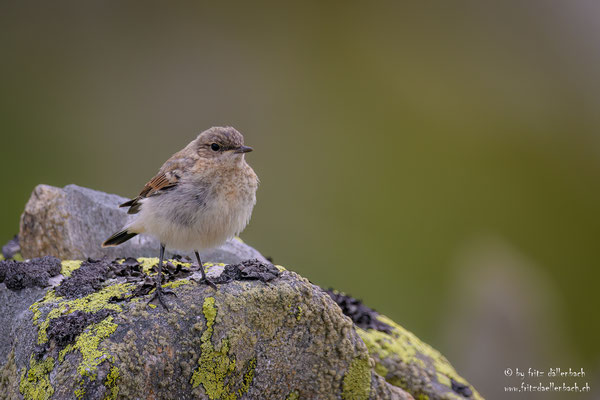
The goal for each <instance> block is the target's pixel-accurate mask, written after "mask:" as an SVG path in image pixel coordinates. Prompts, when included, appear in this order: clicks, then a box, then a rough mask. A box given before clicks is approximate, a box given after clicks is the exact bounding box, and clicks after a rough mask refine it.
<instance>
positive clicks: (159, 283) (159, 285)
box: [148, 243, 177, 311]
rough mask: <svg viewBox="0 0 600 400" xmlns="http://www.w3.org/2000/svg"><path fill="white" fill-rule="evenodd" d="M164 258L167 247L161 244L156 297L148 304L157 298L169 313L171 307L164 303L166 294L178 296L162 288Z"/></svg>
mask: <svg viewBox="0 0 600 400" xmlns="http://www.w3.org/2000/svg"><path fill="white" fill-rule="evenodd" d="M164 258H165V245H164V244H162V243H161V244H160V256H159V258H158V274H157V275H156V290H155V291H154V295H153V296H152V297H151V298H150V300H148V303H150V302H151V301H153V300H154V299H155V298H158V301H159V303H160V304H162V306H163V307H164V308H166V309H167V311H169V307H167V305H166V304H165V302H164V301H163V295H165V294H172V295H175V296H177V295H176V294H175V292H173V291H172V290H169V289H163V287H162V266H163V259H164Z"/></svg>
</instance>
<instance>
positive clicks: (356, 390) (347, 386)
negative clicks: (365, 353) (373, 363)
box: [342, 357, 371, 400]
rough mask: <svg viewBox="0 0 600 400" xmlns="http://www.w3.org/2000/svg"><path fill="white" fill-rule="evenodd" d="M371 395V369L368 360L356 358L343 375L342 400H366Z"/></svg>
mask: <svg viewBox="0 0 600 400" xmlns="http://www.w3.org/2000/svg"><path fill="white" fill-rule="evenodd" d="M370 394H371V367H370V366H369V359H368V358H366V357H363V358H361V357H357V358H355V359H354V360H352V363H351V364H350V368H348V371H346V374H344V382H343V391H342V399H344V400H367V399H368V398H369V395H370Z"/></svg>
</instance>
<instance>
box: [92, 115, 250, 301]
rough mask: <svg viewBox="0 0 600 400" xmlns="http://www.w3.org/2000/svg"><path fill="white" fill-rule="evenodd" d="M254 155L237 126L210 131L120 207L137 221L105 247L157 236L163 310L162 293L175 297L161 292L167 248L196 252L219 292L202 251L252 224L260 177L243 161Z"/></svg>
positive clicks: (158, 285) (158, 283)
mask: <svg viewBox="0 0 600 400" xmlns="http://www.w3.org/2000/svg"><path fill="white" fill-rule="evenodd" d="M250 151H252V148H251V147H248V146H244V137H243V136H242V134H241V133H239V132H238V131H237V130H235V129H234V128H231V127H214V128H210V129H208V130H206V131H204V132H202V133H201V134H200V135H198V137H197V138H196V139H194V140H192V141H191V142H190V144H188V145H187V146H186V147H185V148H184V149H183V150H180V151H179V152H177V153H175V154H173V156H171V158H169V159H168V160H167V161H166V162H165V163H164V164H163V166H162V167H161V168H160V170H159V171H158V174H157V175H156V176H155V177H154V178H152V179H151V180H150V182H148V183H147V184H146V186H144V189H143V190H142V191H141V193H140V194H139V196H137V197H136V198H134V199H132V200H129V201H128V202H126V203H123V204H121V205H120V207H129V210H128V213H129V214H136V217H135V219H134V220H133V221H132V222H130V223H129V224H127V225H126V226H124V227H123V229H122V230H121V231H119V232H117V233H115V234H114V235H112V236H111V237H110V238H108V239H107V240H106V241H105V242H104V243H103V244H102V247H108V246H117V245H119V244H121V243H123V242H126V241H127V240H129V239H131V238H132V237H134V236H136V235H138V234H141V233H143V234H148V235H151V236H154V237H156V238H158V240H159V241H160V243H161V245H160V257H159V263H158V275H157V278H156V292H155V294H154V296H153V297H152V299H151V300H150V301H152V300H153V299H154V298H155V297H158V299H159V301H160V302H161V304H163V306H164V305H165V304H164V302H163V299H162V296H163V294H164V293H172V292H169V291H167V290H165V289H163V288H162V265H163V258H164V253H165V247H168V248H172V249H177V250H181V251H194V253H195V254H196V259H197V261H198V265H199V267H200V271H201V272H202V281H203V282H206V283H207V284H209V285H210V286H212V287H214V288H215V289H216V285H215V284H214V283H213V282H211V281H210V280H208V279H207V277H206V274H205V273H204V268H203V267H202V261H201V260H200V255H199V254H198V251H201V250H205V249H209V248H212V247H217V246H220V245H221V244H223V243H224V242H225V241H226V240H227V239H229V238H231V237H233V236H235V235H238V234H239V233H240V232H241V231H242V230H243V229H244V227H246V225H247V224H248V221H250V215H251V214H252V208H253V207H254V204H255V203H256V189H257V187H258V177H257V176H256V174H255V173H254V171H253V170H252V168H251V167H250V166H249V165H248V164H247V163H246V161H245V160H244V154H245V153H248V152H250ZM165 307H166V306H165Z"/></svg>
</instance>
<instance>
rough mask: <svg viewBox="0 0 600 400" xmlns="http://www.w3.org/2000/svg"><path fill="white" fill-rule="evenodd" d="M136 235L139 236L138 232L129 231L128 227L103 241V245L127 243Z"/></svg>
mask: <svg viewBox="0 0 600 400" xmlns="http://www.w3.org/2000/svg"><path fill="white" fill-rule="evenodd" d="M134 236H137V233H133V232H128V231H127V229H125V230H122V231H120V232H117V233H115V234H114V235H112V236H111V237H109V238H108V239H106V241H104V243H102V247H110V246H118V245H120V244H121V243H125V242H126V241H128V240H129V239H131V238H132V237H134Z"/></svg>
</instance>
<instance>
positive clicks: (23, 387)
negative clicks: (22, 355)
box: [19, 355, 54, 400]
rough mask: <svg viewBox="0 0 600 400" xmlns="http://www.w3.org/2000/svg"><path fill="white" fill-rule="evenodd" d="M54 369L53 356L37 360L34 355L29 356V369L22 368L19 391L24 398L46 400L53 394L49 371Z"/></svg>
mask: <svg viewBox="0 0 600 400" xmlns="http://www.w3.org/2000/svg"><path fill="white" fill-rule="evenodd" d="M53 369H54V358H52V357H48V358H46V359H45V360H42V361H37V360H36V358H35V356H34V355H31V357H30V358H29V369H28V370H23V372H22V374H21V382H20V384H19V391H20V392H21V394H22V395H23V398H24V399H26V400H47V399H50V398H51V397H52V395H53V394H54V388H53V387H52V385H51V384H50V376H49V375H50V372H52V370H53Z"/></svg>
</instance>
